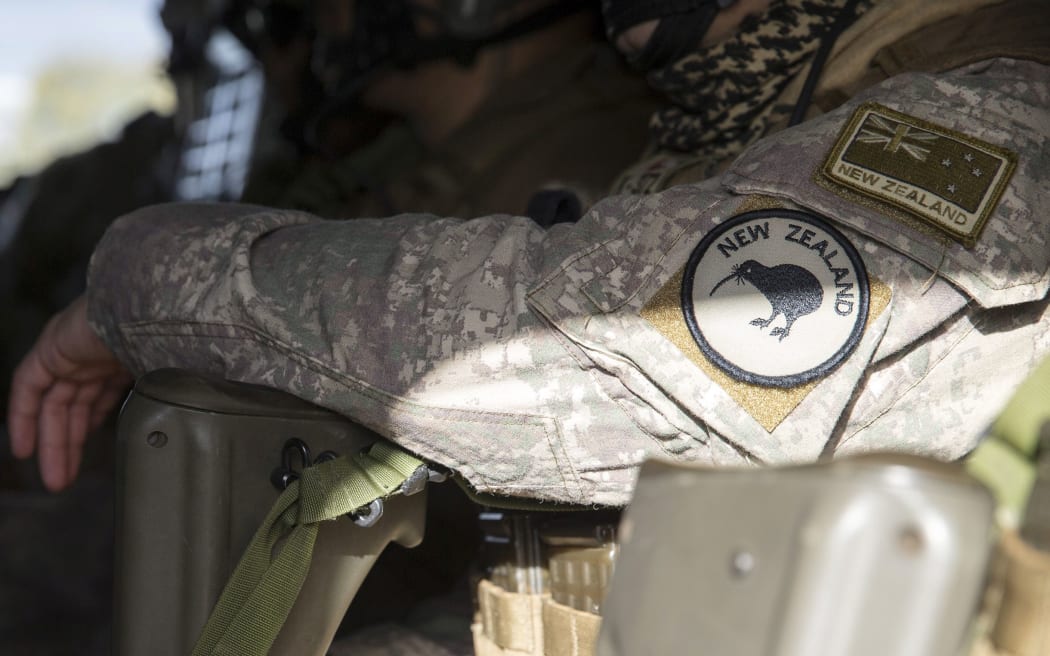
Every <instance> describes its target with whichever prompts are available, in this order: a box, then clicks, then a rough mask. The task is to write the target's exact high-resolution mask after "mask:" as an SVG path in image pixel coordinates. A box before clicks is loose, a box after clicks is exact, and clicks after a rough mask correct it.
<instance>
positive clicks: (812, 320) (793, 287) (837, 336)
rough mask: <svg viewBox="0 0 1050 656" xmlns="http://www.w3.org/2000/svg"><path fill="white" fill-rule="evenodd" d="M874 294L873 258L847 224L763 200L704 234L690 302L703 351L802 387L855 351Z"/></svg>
mask: <svg viewBox="0 0 1050 656" xmlns="http://www.w3.org/2000/svg"><path fill="white" fill-rule="evenodd" d="M869 295H870V292H869V287H868V275H867V272H866V271H865V269H864V263H863V261H862V260H861V258H860V255H859V254H858V253H857V250H856V249H855V248H854V247H853V245H852V244H851V243H850V242H849V240H847V239H846V237H845V236H843V235H842V234H841V233H840V232H839V231H838V230H836V229H835V228H834V227H832V226H831V225H829V224H828V223H827V222H826V221H824V220H823V219H821V218H820V217H818V216H816V215H814V214H810V213H807V212H800V211H796V210H786V209H774V210H758V211H753V212H747V213H744V214H740V215H738V216H735V217H733V218H732V219H729V220H727V221H726V222H725V223H722V224H721V225H719V226H717V227H716V228H715V229H713V230H712V231H711V232H709V233H708V234H707V235H705V236H704V237H703V239H701V240H700V243H699V244H697V246H696V248H695V249H693V252H692V254H691V255H690V257H689V261H688V263H687V264H686V266H685V270H684V271H683V277H682V287H681V308H682V312H683V314H684V318H685V323H686V325H687V326H688V328H689V332H690V333H691V335H692V337H693V340H695V342H696V344H697V346H698V347H699V348H700V351H701V352H702V353H703V354H704V356H706V357H707V358H708V359H709V360H710V361H711V362H713V363H714V364H715V365H716V366H717V367H718V368H720V369H721V370H723V371H724V372H726V373H727V374H728V375H729V376H731V377H732V378H734V379H736V380H740V381H743V382H746V383H751V384H754V385H762V386H769V387H794V386H796V385H801V384H803V383H806V382H809V381H812V380H815V379H817V378H821V377H823V376H826V375H827V374H828V373H830V372H831V371H832V370H834V369H835V367H837V366H838V365H839V364H840V363H841V362H842V361H843V360H845V359H846V358H847V357H848V356H849V354H850V353H852V352H853V350H854V348H856V346H857V344H858V342H859V341H860V338H861V335H862V334H863V332H864V326H865V324H866V322H867V318H868V306H869Z"/></svg>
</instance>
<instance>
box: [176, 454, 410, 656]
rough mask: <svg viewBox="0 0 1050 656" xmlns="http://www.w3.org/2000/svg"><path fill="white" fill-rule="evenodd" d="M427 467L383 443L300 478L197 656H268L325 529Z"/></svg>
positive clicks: (230, 586) (252, 550)
mask: <svg viewBox="0 0 1050 656" xmlns="http://www.w3.org/2000/svg"><path fill="white" fill-rule="evenodd" d="M422 465H423V462H422V461H420V460H418V459H416V458H414V457H412V456H410V455H409V454H407V453H405V452H404V451H401V450H400V449H398V448H396V447H394V446H392V445H391V444H389V443H386V442H377V443H376V444H374V445H373V446H372V447H371V448H370V449H369V450H368V451H367V452H366V453H361V454H357V455H355V456H351V457H349V458H347V457H341V458H336V459H334V460H329V461H327V462H322V463H319V464H316V465H314V466H312V467H307V468H305V469H304V470H303V471H302V472H300V477H299V479H298V480H296V481H293V482H292V483H291V485H289V486H288V487H287V489H285V491H284V492H283V493H282V494H281V496H280V497H278V499H277V502H276V503H274V505H273V508H272V509H271V510H270V512H269V514H268V515H267V516H266V519H264V520H263V523H262V526H260V527H259V530H258V531H256V533H255V536H254V537H252V541H251V543H250V544H249V545H248V548H247V549H246V550H245V552H244V554H243V555H242V556H241V561H240V562H239V563H238V564H237V567H236V569H234V571H233V574H232V575H231V576H230V580H229V581H228V582H227V583H226V587H225V588H224V589H223V591H222V596H220V597H219V601H218V603H217V604H216V605H215V608H213V609H212V613H211V616H210V617H209V618H208V622H207V623H206V624H205V625H204V630H203V631H202V632H201V635H200V637H199V638H198V639H197V644H196V646H194V648H193V656H254V655H257V656H265V654H267V653H269V651H270V647H272V646H273V642H274V640H276V638H277V635H278V634H279V633H280V631H281V628H282V627H283V626H284V623H285V621H286V620H287V619H288V614H289V612H291V609H292V606H293V605H294V604H295V600H296V599H297V598H298V596H299V591H300V590H301V589H302V586H303V582H304V581H305V580H306V574H307V572H308V571H309V570H310V559H311V557H312V556H313V548H314V541H315V540H316V538H317V527H318V524H319V523H320V522H323V521H326V520H330V519H336V518H338V517H341V516H343V515H345V514H347V513H350V512H353V511H355V510H358V509H359V508H361V507H363V506H367V505H368V504H370V503H371V502H373V501H375V500H376V499H380V498H383V497H387V496H390V495H391V494H393V493H394V492H396V491H397V490H398V488H400V487H401V484H402V483H404V482H405V480H407V479H408V477H409V476H411V475H412V473H413V472H415V471H416V470H417V469H418V468H419V467H420V466H422ZM277 545H280V548H279V550H278V551H277V553H276V554H275V553H274V550H275V547H277Z"/></svg>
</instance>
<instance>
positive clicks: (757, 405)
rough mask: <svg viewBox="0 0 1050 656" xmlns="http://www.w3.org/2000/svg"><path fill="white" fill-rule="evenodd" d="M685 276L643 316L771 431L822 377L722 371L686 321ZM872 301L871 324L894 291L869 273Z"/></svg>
mask: <svg viewBox="0 0 1050 656" xmlns="http://www.w3.org/2000/svg"><path fill="white" fill-rule="evenodd" d="M779 206H780V203H779V202H778V201H776V200H774V199H771V198H768V197H765V196H752V197H750V198H748V199H746V200H745V202H744V203H743V204H741V206H740V207H739V208H738V210H737V211H738V212H746V211H751V210H755V209H774V208H777V207H779ZM684 276H685V267H684V266H683V267H682V269H681V270H679V271H678V273H676V274H675V275H673V276H671V279H670V280H668V281H667V282H665V283H664V284H663V286H662V287H660V290H659V291H657V292H656V294H654V295H653V297H652V298H650V299H649V301H648V302H647V303H646V304H645V307H643V308H642V311H641V315H642V318H643V319H645V320H646V321H648V322H649V323H650V324H652V326H653V327H654V328H656V330H657V331H658V332H659V333H660V334H661V335H663V336H664V337H665V338H666V339H667V340H669V341H670V342H671V343H672V344H674V345H675V346H676V347H678V350H679V351H681V352H682V353H683V354H684V355H685V356H686V357H687V358H689V359H690V360H691V361H692V362H693V364H695V365H696V366H698V367H700V369H701V370H702V371H703V372H704V373H705V374H706V375H707V377H708V378H710V379H711V380H712V381H714V382H715V383H717V384H718V385H719V386H720V387H721V388H722V389H723V390H725V391H726V393H727V394H729V396H730V397H731V398H732V399H733V400H734V401H736V402H737V403H738V404H739V405H740V407H741V408H743V409H744V410H745V411H746V412H747V413H748V414H749V415H751V416H752V417H753V418H754V419H755V421H757V422H758V423H759V424H760V425H761V426H762V427H763V428H765V429H766V430H767V431H769V432H773V430H774V429H776V427H777V426H779V425H780V422H782V421H784V418H785V417H787V416H788V415H789V414H791V411H792V410H794V409H795V408H796V407H797V406H798V404H799V403H802V401H803V400H804V399H805V398H806V396H807V395H809V393H810V392H812V391H813V388H815V387H816V386H817V385H818V384H819V383H820V381H819V380H814V381H810V382H808V383H803V384H802V385H797V386H795V387H765V386H762V385H754V384H752V383H745V382H743V381H740V380H737V379H735V378H733V377H732V376H730V375H729V374H727V373H726V372H724V371H722V369H720V368H719V367H718V365H716V364H715V363H714V362H711V360H709V359H708V358H707V356H705V355H704V353H703V351H701V350H700V347H699V346H697V345H696V340H694V339H693V335H692V333H690V332H689V326H687V325H686V323H685V315H684V314H683V312H682V296H681V292H682V278H683V277H684ZM868 285H869V289H870V292H869V297H868V298H869V301H868V322H867V325H866V326H865V330H867V327H868V326H870V325H871V323H872V322H873V321H875V319H877V318H878V317H879V315H881V314H882V313H883V311H885V310H886V307H887V306H889V303H890V297H891V296H892V291H891V290H890V288H889V286H888V285H886V284H885V283H883V282H882V281H880V280H879V279H877V278H874V277H872V276H871V275H870V274H869V275H868Z"/></svg>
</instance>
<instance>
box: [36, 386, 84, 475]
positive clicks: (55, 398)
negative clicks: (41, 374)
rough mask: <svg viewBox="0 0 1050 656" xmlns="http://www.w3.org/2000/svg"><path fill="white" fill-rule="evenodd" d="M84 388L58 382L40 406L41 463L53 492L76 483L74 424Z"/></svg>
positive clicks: (42, 472)
mask: <svg viewBox="0 0 1050 656" xmlns="http://www.w3.org/2000/svg"><path fill="white" fill-rule="evenodd" d="M80 387H81V386H80V385H77V384H76V383H72V382H69V381H65V380H60V381H57V382H56V383H55V384H54V385H52V386H51V388H50V389H49V390H48V391H47V392H46V393H45V394H44V398H43V401H42V403H41V405H40V422H39V440H40V448H39V453H38V454H37V459H38V460H39V463H40V477H41V478H42V479H43V480H44V486H45V487H46V488H47V489H49V490H51V491H52V492H58V491H59V490H62V489H63V488H65V487H66V486H67V485H68V484H69V483H71V482H72V479H71V478H70V477H69V468H70V451H71V449H72V444H71V421H70V420H71V416H72V408H73V403H74V401H75V399H76V397H77V394H78V393H79V391H80ZM79 448H80V447H79V446H78V447H77V449H78V450H79Z"/></svg>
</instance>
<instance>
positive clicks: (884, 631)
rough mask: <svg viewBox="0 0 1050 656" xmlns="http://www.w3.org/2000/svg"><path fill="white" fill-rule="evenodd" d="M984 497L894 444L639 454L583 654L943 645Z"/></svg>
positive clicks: (962, 619)
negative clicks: (791, 455) (741, 453)
mask: <svg viewBox="0 0 1050 656" xmlns="http://www.w3.org/2000/svg"><path fill="white" fill-rule="evenodd" d="M993 512H994V504H993V501H992V498H991V495H990V494H989V493H988V491H987V490H986V489H985V488H984V487H982V486H981V485H980V484H978V483H977V482H976V481H974V480H973V479H971V478H969V477H968V476H967V475H965V474H964V473H963V471H962V469H961V468H960V467H955V466H951V465H945V464H941V463H937V462H933V461H930V460H924V459H919V458H911V457H907V456H874V457H863V458H856V459H849V460H843V461H836V462H834V463H831V464H829V465H814V466H806V467H790V468H771V469H761V470H747V471H724V470H721V471H719V470H710V469H707V470H704V469H699V468H690V467H685V466H681V465H677V466H673V465H669V464H662V463H649V464H646V465H645V466H644V467H643V469H642V474H641V476H640V478H639V482H638V487H637V489H636V492H635V498H634V500H633V501H632V503H631V506H630V507H629V508H628V509H627V511H626V513H625V516H624V519H623V522H622V523H621V526H620V540H621V553H620V556H619V559H618V560H617V563H616V573H615V575H614V577H613V580H612V585H611V588H610V592H609V595H608V597H607V599H606V601H605V604H604V606H603V622H602V630H601V634H600V636H599V642H598V653H599V654H600V655H601V656H635V655H637V654H684V653H695V654H724V655H727V656H728V655H732V656H843V655H845V654H848V655H849V656H887V655H889V654H892V655H893V656H958V655H959V654H962V653H965V650H966V649H967V648H968V645H969V642H970V640H971V639H972V637H973V636H972V626H973V621H974V618H975V616H976V614H977V611H978V608H979V606H980V602H981V596H982V590H983V587H984V583H985V577H986V574H987V570H988V563H989V560H990V555H991V553H992V548H993V544H994V538H995V531H994V528H993Z"/></svg>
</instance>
